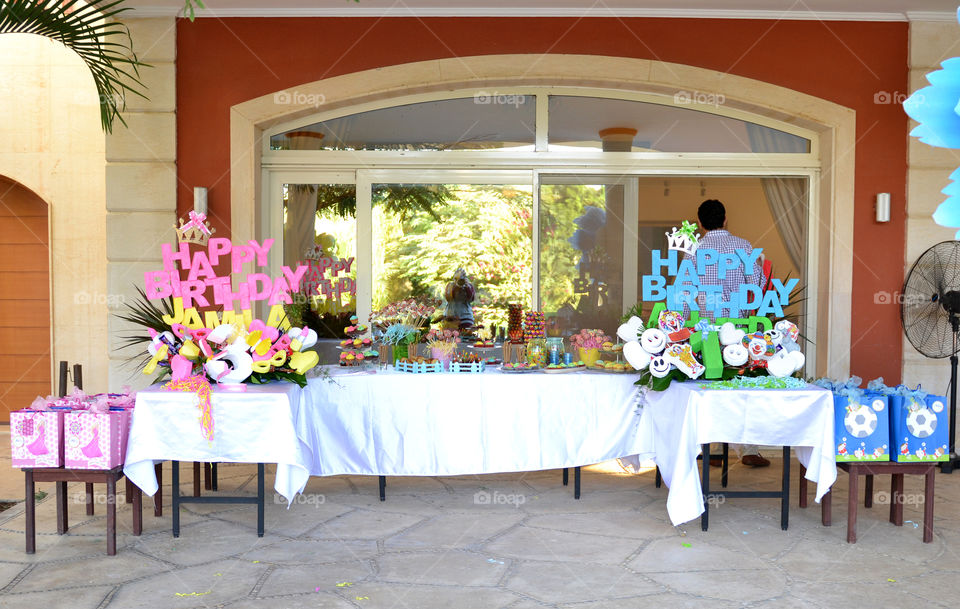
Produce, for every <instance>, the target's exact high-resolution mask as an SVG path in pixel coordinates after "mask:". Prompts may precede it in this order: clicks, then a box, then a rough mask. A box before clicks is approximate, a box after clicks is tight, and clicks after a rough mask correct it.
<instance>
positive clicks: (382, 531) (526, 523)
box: [0, 433, 960, 609]
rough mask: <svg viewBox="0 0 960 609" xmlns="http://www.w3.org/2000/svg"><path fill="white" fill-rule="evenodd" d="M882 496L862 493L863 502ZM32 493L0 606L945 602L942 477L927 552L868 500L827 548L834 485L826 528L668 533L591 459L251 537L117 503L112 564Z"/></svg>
mask: <svg viewBox="0 0 960 609" xmlns="http://www.w3.org/2000/svg"><path fill="white" fill-rule="evenodd" d="M0 446H2V447H3V448H2V449H0V450H2V451H3V452H2V453H0V459H4V460H6V461H5V462H0V481H2V484H0V491H2V492H4V493H9V492H10V491H9V490H8V489H18V488H19V489H21V490H20V491H19V494H16V495H14V497H12V498H16V499H22V482H23V481H22V474H20V472H19V470H14V469H12V468H11V467H10V466H9V453H8V448H7V447H8V446H9V442H8V439H7V437H6V435H5V434H3V433H0ZM220 472H221V476H220V487H221V491H222V492H230V491H238V490H239V492H240V493H251V492H252V491H253V488H254V484H253V476H254V468H253V467H252V466H246V465H228V466H222V467H221V470H220ZM779 473H780V463H779V462H778V461H776V460H774V463H773V466H772V467H770V468H768V469H765V470H751V469H747V468H744V467H742V466H740V465H735V466H733V467H732V468H731V487H733V486H736V487H737V488H742V487H761V486H766V487H768V488H770V487H773V488H775V487H776V486H777V481H778V478H779ZM166 480H169V475H167V476H166ZM187 482H188V484H185V485H184V490H185V491H187V490H189V489H188V487H189V483H190V477H189V476H187ZM571 483H572V480H571ZM267 484H268V488H269V487H270V486H272V475H268V483H267ZM888 484H889V482H888V479H885V478H881V479H879V480H878V484H877V503H878V504H879V503H880V502H882V501H883V496H884V495H882V494H880V492H881V491H885V490H886V487H887V486H888ZM38 486H39V488H41V489H42V490H47V491H49V492H50V493H51V495H50V496H48V497H47V498H45V499H44V500H42V501H41V502H40V503H39V504H38V507H37V528H38V536H37V553H36V554H35V555H33V556H28V555H26V554H24V552H23V544H24V539H23V528H24V517H23V508H22V504H21V505H18V506H16V507H14V508H12V509H10V510H8V511H6V512H3V513H0V607H2V608H19V607H29V608H30V609H36V608H37V607H44V606H54V607H70V608H71V609H86V608H95V607H109V608H111V609H115V608H124V609H126V608H131V609H133V608H139V607H144V608H148V607H149V608H151V609H153V608H166V607H177V608H180V607H183V608H211V607H228V608H230V609H254V608H260V607H262V608H267V607H270V608H287V607H289V608H300V607H311V608H318V607H319V608H347V607H355V608H356V607H360V608H370V609H373V608H398V609H399V608H421V607H438V608H440V607H444V608H446V607H454V608H464V609H468V608H473V607H476V608H488V607H494V608H496V607H505V608H506V607H509V608H512V609H530V608H534V607H563V608H583V609H601V608H604V609H606V608H620V607H623V608H633V607H648V606H654V607H658V608H660V609H669V608H673V607H708V608H709V607H736V606H747V607H824V608H826V607H831V608H832V607H836V606H840V605H846V604H850V603H853V602H854V601H855V602H856V604H857V605H859V606H865V607H908V606H918V605H920V604H922V605H923V606H927V607H947V606H950V605H952V604H954V602H955V599H956V598H957V596H958V593H960V577H958V576H960V566H958V565H960V560H958V558H960V513H958V511H957V510H956V509H955V508H954V507H953V506H954V505H955V504H954V503H953V501H954V500H958V499H960V474H955V475H953V476H938V477H937V506H936V508H937V519H936V530H935V535H936V536H935V539H934V542H933V543H931V544H923V543H921V532H922V531H921V529H919V528H914V526H913V524H912V523H907V524H906V525H905V526H904V527H902V528H897V527H894V526H893V525H891V524H889V523H887V522H886V518H885V516H886V506H885V505H875V507H874V508H873V509H872V510H863V509H861V511H860V526H859V529H858V532H859V542H858V543H857V544H856V545H848V544H847V543H845V509H844V507H843V506H845V503H844V501H845V498H846V486H847V480H846V474H841V479H840V481H839V482H838V485H837V487H836V491H835V494H836V497H835V499H834V501H835V510H834V522H835V523H836V524H835V525H834V526H833V527H830V528H824V527H822V526H820V520H819V518H820V512H819V506H815V504H813V505H814V506H815V507H812V508H808V509H806V510H800V509H798V508H796V507H795V501H794V502H793V504H794V507H793V508H792V509H791V514H790V515H791V520H790V529H789V531H786V532H784V531H781V530H780V526H779V509H778V504H777V502H776V501H773V500H730V501H729V502H727V503H724V504H722V505H719V506H718V507H716V508H714V509H713V510H712V511H711V527H710V530H709V531H707V532H701V531H700V528H699V524H698V523H696V522H694V523H689V525H686V526H682V527H673V526H671V525H670V523H669V521H668V519H667V514H666V510H665V506H664V499H665V497H666V489H656V488H654V484H653V473H652V472H650V473H646V474H641V475H626V474H623V473H622V472H620V470H619V469H618V468H617V466H616V464H614V463H607V464H601V465H598V466H594V467H592V468H589V469H588V470H586V471H585V472H584V480H583V490H584V492H583V497H582V499H580V500H579V501H575V500H574V499H573V496H572V486H571V487H566V488H565V487H563V486H561V484H560V473H559V471H547V472H532V473H526V474H516V475H491V476H464V477H457V478H391V479H389V481H388V487H387V493H388V496H387V501H386V502H384V503H381V502H380V501H378V500H377V489H376V479H375V478H372V477H371V478H365V477H337V478H330V479H318V478H313V479H311V482H310V484H309V486H308V487H307V489H306V494H305V495H304V496H303V497H302V498H301V500H300V502H299V503H297V504H295V505H294V506H292V507H291V508H290V509H289V510H287V509H286V508H285V507H284V506H283V505H280V504H279V502H274V500H273V499H272V496H270V497H271V498H270V499H269V500H268V506H267V517H266V528H267V532H266V535H265V536H264V537H263V538H261V539H258V538H257V536H256V531H255V528H256V509H255V508H254V507H253V506H223V505H220V506H190V507H186V508H185V511H184V515H183V518H182V522H183V530H182V533H181V537H180V538H179V539H173V537H172V536H171V534H170V512H169V509H167V510H166V511H165V513H164V516H163V517H162V518H154V516H153V511H152V503H151V502H149V501H145V504H144V514H143V519H144V533H143V535H142V536H141V537H134V536H132V535H131V531H130V524H131V518H130V516H131V514H130V506H129V505H127V504H121V506H120V509H119V513H118V539H117V545H118V555H117V556H115V557H108V556H107V555H106V545H105V536H104V530H105V516H104V506H102V505H100V506H98V507H97V515H96V516H94V517H87V516H86V515H85V512H84V509H83V504H82V492H83V491H82V486H81V485H77V486H76V487H73V486H71V487H70V489H69V495H70V508H71V509H72V510H73V513H72V518H71V527H70V531H69V533H68V534H67V535H64V536H58V535H56V516H55V514H56V512H55V506H54V502H53V499H52V485H38ZM793 488H794V493H795V492H796V480H794V485H793ZM478 493H480V494H479V495H478ZM8 497H9V495H8ZM101 497H102V495H101ZM906 497H907V500H908V503H907V506H906V508H905V518H906V519H907V520H910V521H912V522H913V523H918V524H919V523H920V522H921V521H922V513H921V507H922V506H920V505H913V504H912V503H913V502H916V501H917V500H918V498H919V497H921V492H920V485H919V481H913V480H910V479H909V478H908V484H907V488H906ZM3 498H5V497H4V496H0V499H3ZM486 498H489V499H490V501H489V502H485V501H484V499H486ZM165 500H166V501H167V502H168V503H169V487H167V488H166V490H165ZM165 507H167V508H169V505H167V506H165Z"/></svg>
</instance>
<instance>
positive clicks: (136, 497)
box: [131, 485, 143, 537]
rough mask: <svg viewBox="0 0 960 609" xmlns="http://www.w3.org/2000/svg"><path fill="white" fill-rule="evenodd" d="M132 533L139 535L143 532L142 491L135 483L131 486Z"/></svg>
mask: <svg viewBox="0 0 960 609" xmlns="http://www.w3.org/2000/svg"><path fill="white" fill-rule="evenodd" d="M131 494H132V495H133V508H132V509H133V534H134V535H136V536H138V537H139V536H140V533H142V532H143V491H141V490H140V489H139V488H138V487H137V486H136V485H134V486H133V491H131Z"/></svg>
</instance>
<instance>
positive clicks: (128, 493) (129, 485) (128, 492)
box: [123, 478, 133, 503]
mask: <svg viewBox="0 0 960 609" xmlns="http://www.w3.org/2000/svg"><path fill="white" fill-rule="evenodd" d="M123 495H124V500H125V501H126V502H127V503H133V482H130V479H129V478H127V479H126V481H125V483H124V492H123Z"/></svg>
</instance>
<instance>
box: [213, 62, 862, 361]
mask: <svg viewBox="0 0 960 609" xmlns="http://www.w3.org/2000/svg"><path fill="white" fill-rule="evenodd" d="M537 86H547V87H550V88H554V89H564V88H573V89H581V90H583V89H594V90H609V91H614V92H619V93H621V94H623V96H628V95H638V96H646V97H651V98H657V97H659V98H660V99H661V101H662V100H669V101H668V102H667V103H669V104H673V105H677V104H679V103H683V104H685V105H686V104H687V102H689V101H690V96H691V93H690V92H691V91H696V92H697V93H696V100H700V99H701V96H705V97H706V99H707V103H709V99H720V98H722V99H723V100H724V102H723V106H724V107H723V112H724V113H729V114H733V113H745V115H747V116H750V117H754V118H752V119H748V120H751V121H755V122H759V123H763V122H764V120H772V121H777V122H779V123H781V124H789V125H793V126H795V127H798V128H801V129H804V130H806V131H808V132H809V133H811V134H812V135H813V137H815V139H816V140H817V142H818V146H817V149H816V152H815V153H813V152H812V151H811V154H815V155H816V161H817V167H816V169H815V170H816V171H819V172H821V173H823V174H824V175H825V176H826V179H822V180H818V182H817V183H815V184H814V183H812V189H811V192H810V197H811V198H810V203H809V205H810V226H811V227H815V228H816V229H817V234H816V235H815V236H813V237H812V241H811V243H810V249H809V251H810V252H811V253H812V256H813V258H814V260H813V261H812V265H811V268H812V269H813V270H815V272H816V275H815V277H816V278H815V279H813V278H812V277H811V282H810V283H809V284H808V290H809V293H810V294H811V295H812V296H813V297H812V298H811V299H810V302H811V303H812V304H811V306H813V307H815V310H816V320H817V321H816V326H815V328H810V332H809V335H810V336H811V339H812V340H813V341H814V343H815V344H816V349H817V358H816V365H815V370H812V371H811V372H815V374H816V375H817V376H824V375H827V376H833V377H838V378H839V377H845V376H847V375H848V374H849V366H850V336H849V328H850V319H851V300H852V293H851V288H850V286H851V283H852V273H853V256H852V250H851V249H850V246H849V244H850V242H851V241H852V239H853V186H854V159H853V155H851V154H848V153H847V151H850V150H853V149H854V148H855V125H856V114H855V112H853V111H852V110H851V109H849V108H846V107H843V106H840V105H838V104H835V103H833V102H830V101H827V100H824V99H820V98H816V97H813V96H810V95H806V94H803V93H800V92H798V91H793V90H790V89H786V88H784V87H780V86H777V85H773V84H770V83H766V82H762V81H758V80H754V79H750V78H745V77H741V76H735V75H731V74H725V73H720V72H716V71H713V70H709V69H703V68H698V67H695V66H689V65H680V64H669V63H666V62H659V61H648V60H638V59H629V58H622V57H604V56H582V55H546V56H544V55H490V56H476V57H458V58H455V59H440V60H431V61H423V62H417V63H411V64H401V65H396V66H389V67H383V68H377V69H375V70H368V71H364V72H356V73H352V74H345V75H341V76H335V77H331V78H327V79H324V80H320V81H316V82H312V83H303V84H300V85H298V86H297V87H296V90H295V91H294V90H293V89H291V90H285V91H278V92H274V93H272V94H269V95H264V96H261V97H259V98H255V99H251V100H248V101H246V102H243V103H240V104H237V105H235V106H233V108H232V112H231V139H230V148H231V167H232V170H231V174H230V198H231V210H230V211H231V232H232V238H233V239H234V240H241V241H242V240H245V239H250V238H255V237H258V236H261V235H267V234H271V235H272V234H276V232H277V231H276V230H275V229H271V228H270V227H271V216H270V214H269V210H270V209H271V205H270V204H269V199H270V196H271V194H270V193H271V192H273V191H276V190H277V189H275V188H274V189H272V190H271V180H273V179H274V178H275V177H276V176H277V175H279V174H277V173H276V172H278V171H288V172H296V171H303V170H305V169H307V168H308V167H309V166H310V165H311V163H313V164H314V167H316V168H322V169H323V170H325V171H327V172H332V173H331V175H333V174H337V175H339V173H340V172H342V171H343V170H344V169H346V170H348V171H349V169H350V167H355V166H356V160H357V158H356V157H357V153H356V151H352V150H351V151H346V152H345V154H346V155H348V156H350V157H351V158H350V159H349V160H350V163H348V164H344V163H342V162H337V161H334V160H333V159H332V157H331V162H325V163H322V164H321V163H315V160H316V159H314V156H315V155H316V154H318V152H314V151H307V152H305V151H300V150H295V151H293V154H292V155H291V156H290V157H289V160H285V161H282V162H279V163H277V164H273V165H271V166H269V167H266V166H265V165H264V161H265V160H266V161H269V160H270V159H267V156H268V155H270V154H271V153H270V150H271V145H270V139H271V135H275V134H276V132H277V131H278V129H281V128H291V127H293V126H296V125H302V124H303V123H304V120H303V119H305V118H308V117H310V116H312V115H315V114H316V113H317V108H318V100H322V101H319V103H322V104H323V109H324V111H325V112H331V113H335V112H341V111H342V110H346V112H356V111H361V110H364V109H370V108H367V107H365V106H364V105H365V104H371V105H377V104H382V103H383V101H384V100H397V99H399V98H403V97H404V96H429V95H435V94H438V93H444V92H457V91H464V90H470V91H473V96H474V99H475V101H476V103H484V104H486V103H488V101H489V100H490V99H491V98H490V97H488V96H489V95H490V92H495V93H497V94H499V93H501V92H504V91H507V92H510V93H515V92H519V90H520V89H523V88H525V87H537ZM294 93H295V94H296V95H294ZM614 96H615V95H614ZM541 97H543V98H546V97H547V96H541ZM696 103H699V102H696ZM696 103H694V106H695V105H696ZM702 109H703V110H708V111H709V109H708V108H702ZM346 112H345V113H346ZM548 115H549V103H547V104H538V105H537V108H536V116H537V118H536V122H537V123H538V124H539V123H540V122H541V119H544V118H546V119H548ZM541 131H543V132H544V133H546V139H547V140H549V128H548V129H544V130H541ZM539 133H540V132H538V138H539ZM542 143H544V142H540V141H539V139H538V141H537V142H536V150H537V152H534V153H532V156H533V157H536V158H539V155H540V154H541V152H540V151H541V144H542ZM547 143H548V142H547ZM418 154H420V155H426V154H433V155H434V156H431V157H429V158H428V157H426V156H424V157H423V158H418V157H417V156H416V155H418ZM438 154H439V155H444V156H442V157H440V156H437V155H438ZM548 154H549V153H548ZM612 154H617V155H621V156H620V157H617V158H618V159H619V161H618V162H619V163H621V164H624V165H626V166H627V167H628V168H630V167H635V166H638V165H639V164H642V165H643V166H645V167H646V166H649V165H651V164H653V163H657V162H661V161H663V162H667V163H668V164H669V163H671V162H675V165H676V166H664V167H661V168H660V169H661V170H662V172H667V173H669V172H671V171H673V172H677V171H680V172H682V171H685V167H684V164H686V165H691V164H692V165H698V163H699V162H700V161H704V162H708V161H710V159H709V158H707V157H703V158H700V157H698V156H697V155H696V154H682V155H681V156H679V157H678V158H675V159H672V160H671V159H664V158H661V157H660V156H657V155H652V156H651V155H645V154H646V153H625V152H616V153H612ZM406 156H407V161H406V162H407V163H408V164H409V165H410V167H409V169H413V170H415V171H421V172H422V171H423V170H424V169H425V168H428V169H437V168H439V167H441V166H443V167H447V166H448V165H450V162H449V161H450V159H452V158H453V156H446V153H444V152H440V153H420V152H416V153H413V154H408V155H406ZM434 157H436V158H434ZM609 158H611V159H612V158H613V157H609ZM277 160H279V159H277ZM530 160H531V159H526V162H527V164H528V165H529V164H530V163H529V162H530ZM744 160H745V161H746V163H747V166H746V168H747V169H749V168H750V166H751V165H750V164H752V166H756V165H757V161H756V159H753V158H747V159H740V161H741V162H743V161H744ZM418 162H419V163H423V164H421V165H417V163H418ZM521 164H522V163H521ZM701 164H702V163H701ZM760 165H761V166H762V168H763V169H764V170H771V169H772V168H776V167H778V166H779V165H777V164H776V163H772V162H766V161H765V162H762V163H760ZM367 166H369V165H367ZM469 166H470V167H471V168H475V167H477V166H476V165H469ZM533 166H534V170H535V171H542V170H545V169H547V167H545V166H543V165H542V164H537V163H534V165H533ZM372 167H373V169H372V171H373V172H374V173H376V172H377V171H378V169H379V167H378V166H377V165H376V164H374V165H373V166H372ZM461 169H462V167H461ZM606 169H608V170H613V169H616V167H615V163H611V164H608V166H607V167H606ZM728 170H729V167H720V168H718V169H717V172H718V173H721V174H722V173H724V172H728ZM271 172H274V173H271ZM337 175H334V176H333V177H337ZM361 177H364V176H360V175H359V173H358V178H357V182H358V184H359V183H361V182H363V180H361V179H360V178H361ZM311 179H313V178H311ZM365 179H367V181H369V182H371V183H373V184H375V183H376V180H373V179H372V177H371V176H366V177H365ZM294 181H296V180H294ZM301 181H303V180H301ZM308 181H309V180H308ZM273 208H277V207H276V206H273ZM357 222H359V223H361V226H368V225H369V224H370V218H368V217H360V216H358V217H357ZM271 231H272V232H271ZM367 232H369V231H367ZM359 292H360V286H358V293H359ZM365 297H366V295H365V294H361V295H360V297H358V301H359V300H362V299H363V298H365Z"/></svg>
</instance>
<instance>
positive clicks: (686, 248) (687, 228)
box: [664, 220, 700, 255]
mask: <svg viewBox="0 0 960 609" xmlns="http://www.w3.org/2000/svg"><path fill="white" fill-rule="evenodd" d="M696 230H697V225H696V224H693V223H691V222H687V221H686V220H684V221H683V224H681V225H680V228H679V229H678V228H677V227H676V226H674V227H673V232H672V233H664V234H665V235H666V236H667V249H671V250H676V251H678V252H683V253H684V254H691V255H692V254H693V253H694V252H696V251H697V246H698V245H700V233H698V232H695V231H696Z"/></svg>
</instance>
